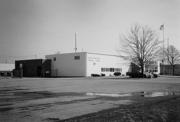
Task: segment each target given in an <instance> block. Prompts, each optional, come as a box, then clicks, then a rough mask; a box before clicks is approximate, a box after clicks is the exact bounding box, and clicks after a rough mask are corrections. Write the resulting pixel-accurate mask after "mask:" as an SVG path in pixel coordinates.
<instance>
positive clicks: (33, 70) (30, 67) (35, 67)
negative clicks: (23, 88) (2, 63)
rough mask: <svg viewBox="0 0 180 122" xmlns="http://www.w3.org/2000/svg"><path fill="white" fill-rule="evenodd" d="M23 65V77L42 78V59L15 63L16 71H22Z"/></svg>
mask: <svg viewBox="0 0 180 122" xmlns="http://www.w3.org/2000/svg"><path fill="white" fill-rule="evenodd" d="M20 65H22V72H23V75H22V76H23V77H40V76H41V70H42V67H41V65H42V59H32V60H18V61H15V69H16V70H17V71H20V69H21V66H20ZM17 75H19V73H17Z"/></svg>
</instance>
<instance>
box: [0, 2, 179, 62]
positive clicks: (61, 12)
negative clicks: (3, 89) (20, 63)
mask: <svg viewBox="0 0 180 122" xmlns="http://www.w3.org/2000/svg"><path fill="white" fill-rule="evenodd" d="M135 23H138V24H140V25H147V26H149V27H150V28H152V29H153V30H155V31H156V32H157V34H158V36H159V39H161V40H162V31H160V29H159V28H160V25H162V24H164V25H165V39H166V40H167V39H169V43H170V44H173V45H174V46H175V47H176V48H178V49H180V33H179V32H180V0H0V61H1V62H2V61H5V59H6V61H7V60H10V59H11V58H13V57H16V58H17V57H19V58H27V57H31V58H39V57H42V56H44V55H47V54H53V53H57V52H59V53H69V52H74V38H75V32H77V48H78V51H86V52H96V53H105V54H117V50H118V49H119V48H120V45H121V43H120V38H119V37H120V36H121V35H122V34H126V33H127V32H128V30H129V29H130V27H131V26H132V25H133V24H135Z"/></svg>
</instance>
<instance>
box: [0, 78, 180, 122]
mask: <svg viewBox="0 0 180 122" xmlns="http://www.w3.org/2000/svg"><path fill="white" fill-rule="evenodd" d="M179 90H180V78H178V77H159V78H156V79H122V78H120V79H119V78H22V79H18V78H13V79H11V78H8V79H0V121H2V122H24V121H26V122H32V121H34V122H36V121H37V122H39V121H55V120H56V119H58V120H62V119H67V118H71V117H75V116H80V115H84V114H88V113H93V112H97V111H101V110H104V109H109V108H116V107H118V106H119V105H126V104H132V103H133V100H132V99H131V97H136V96H138V95H139V96H142V94H143V97H156V96H165V95H173V94H176V93H177V94H179Z"/></svg>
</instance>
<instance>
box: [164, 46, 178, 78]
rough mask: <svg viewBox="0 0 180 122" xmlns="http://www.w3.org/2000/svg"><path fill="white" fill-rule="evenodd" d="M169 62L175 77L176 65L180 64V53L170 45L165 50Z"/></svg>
mask: <svg viewBox="0 0 180 122" xmlns="http://www.w3.org/2000/svg"><path fill="white" fill-rule="evenodd" d="M165 55H166V59H167V62H168V63H169V64H170V65H171V66H172V75H174V67H175V64H177V63H179V62H180V52H179V51H178V50H177V49H176V48H175V47H174V46H173V45H170V46H168V47H167V49H166V50H165Z"/></svg>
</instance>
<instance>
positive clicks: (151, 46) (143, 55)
mask: <svg viewBox="0 0 180 122" xmlns="http://www.w3.org/2000/svg"><path fill="white" fill-rule="evenodd" d="M121 41H122V42H123V44H122V46H121V49H120V53H121V54H120V55H121V56H122V57H123V58H124V59H128V60H130V61H131V62H133V63H135V64H136V65H138V66H139V67H140V69H141V73H142V75H143V74H144V66H145V64H147V63H149V62H150V61H153V60H154V58H155V57H156V56H157V55H156V54H157V51H158V50H159V48H160V47H159V44H160V41H159V40H158V37H157V35H156V33H155V32H154V31H153V30H152V29H150V28H149V27H147V26H140V25H138V24H136V25H134V26H132V27H131V29H130V32H129V33H128V34H127V35H124V36H123V37H122V38H121Z"/></svg>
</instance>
